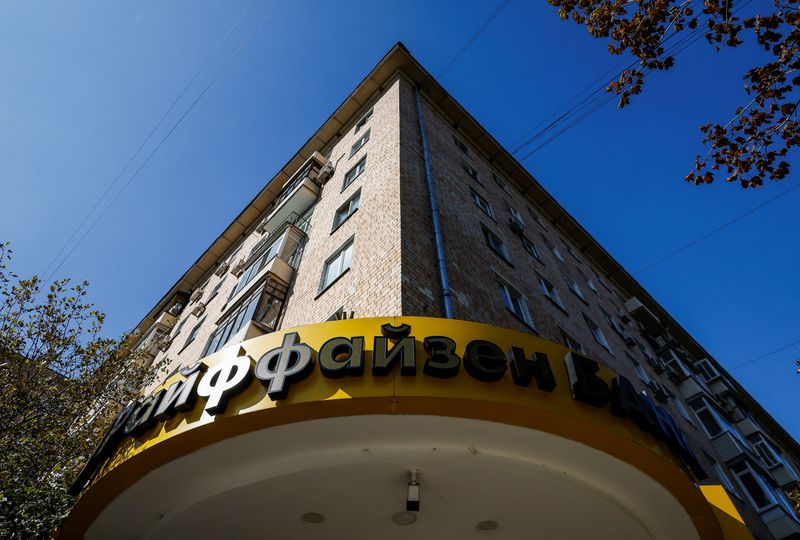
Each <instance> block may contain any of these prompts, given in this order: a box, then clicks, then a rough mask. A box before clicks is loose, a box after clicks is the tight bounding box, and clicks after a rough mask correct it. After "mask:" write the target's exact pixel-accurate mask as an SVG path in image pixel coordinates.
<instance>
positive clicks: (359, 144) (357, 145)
mask: <svg viewBox="0 0 800 540" xmlns="http://www.w3.org/2000/svg"><path fill="white" fill-rule="evenodd" d="M371 132H372V128H369V129H367V131H365V132H364V134H363V135H361V136H360V137H359V138H358V139H357V140H356V142H354V143H353V146H351V147H350V155H349V156H348V157H347V159H350V158H352V157H353V156H354V155H356V154H357V153H358V151H359V150H361V149H362V148H364V145H366V144H367V143H368V142H369V137H370V134H371Z"/></svg>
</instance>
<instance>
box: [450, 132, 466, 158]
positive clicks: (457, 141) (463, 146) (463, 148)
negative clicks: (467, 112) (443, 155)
mask: <svg viewBox="0 0 800 540" xmlns="http://www.w3.org/2000/svg"><path fill="white" fill-rule="evenodd" d="M453 143H455V145H456V147H457V148H458V149H459V150H461V151H462V152H464V155H466V156H468V155H469V148H467V145H466V144H464V143H463V142H462V141H461V139H459V138H458V137H456V136H455V134H453Z"/></svg>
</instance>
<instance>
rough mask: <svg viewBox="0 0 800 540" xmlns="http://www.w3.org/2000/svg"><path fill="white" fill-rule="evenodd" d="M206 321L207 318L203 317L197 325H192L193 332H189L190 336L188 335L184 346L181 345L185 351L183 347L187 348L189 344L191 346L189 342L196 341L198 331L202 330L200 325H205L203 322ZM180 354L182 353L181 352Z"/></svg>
mask: <svg viewBox="0 0 800 540" xmlns="http://www.w3.org/2000/svg"><path fill="white" fill-rule="evenodd" d="M204 322H206V320H205V319H201V320H200V322H198V323H197V324H196V325H194V326H193V327H192V331H191V332H189V335H188V336H187V338H186V343H184V344H183V347H181V351H183V349H185V348H186V347H188V346H189V344H190V343H191V342H192V341H194V339H195V338H196V337H197V333H198V332H199V331H200V327H201V326H203V323H204ZM178 354H180V352H179V353H178Z"/></svg>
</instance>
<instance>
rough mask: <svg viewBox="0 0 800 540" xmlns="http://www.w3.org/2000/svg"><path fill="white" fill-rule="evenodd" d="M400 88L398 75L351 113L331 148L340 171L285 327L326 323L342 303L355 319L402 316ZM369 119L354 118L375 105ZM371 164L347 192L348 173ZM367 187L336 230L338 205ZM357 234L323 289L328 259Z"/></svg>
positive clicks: (314, 228)
mask: <svg viewBox="0 0 800 540" xmlns="http://www.w3.org/2000/svg"><path fill="white" fill-rule="evenodd" d="M399 99H400V87H399V83H398V82H397V80H395V82H394V83H393V84H391V85H389V86H388V87H387V88H386V90H385V91H384V92H383V93H382V94H381V95H380V96H378V97H377V99H376V100H375V101H374V102H372V103H371V104H368V105H366V106H364V107H362V109H361V110H360V111H359V112H358V113H357V114H356V115H355V116H354V117H353V119H352V120H351V122H350V123H349V124H347V125H345V127H344V128H343V130H342V133H343V135H342V138H341V139H340V140H339V141H337V142H336V143H335V144H334V145H333V147H332V148H331V149H330V150H329V151H328V152H326V154H328V155H329V159H331V160H332V161H334V162H335V163H336V164H337V165H336V172H335V173H334V174H333V176H332V177H331V178H330V179H329V180H328V181H327V182H326V183H325V185H324V186H323V188H322V192H321V194H320V199H319V201H318V203H317V205H316V207H315V209H314V215H313V218H312V221H311V230H310V232H309V237H308V242H307V244H306V249H305V252H304V253H303V258H302V261H301V262H300V266H299V267H298V269H297V274H296V279H295V282H294V284H293V287H292V290H291V291H290V293H291V299H290V301H289V302H288V303H287V306H286V310H285V313H284V318H283V322H282V327H283V328H290V327H293V326H298V325H302V324H309V323H314V322H320V321H323V320H325V318H326V317H327V316H328V315H330V314H331V313H333V312H334V311H336V310H337V309H338V308H339V307H340V306H344V308H345V311H347V312H348V313H351V312H352V314H353V315H354V316H355V317H374V316H379V315H399V314H401V303H400V196H399V193H400V150H399V148H400V127H399V126H400V122H399V118H398V113H399V109H400V106H399ZM370 107H372V109H373V114H372V117H371V118H370V120H369V122H368V124H367V125H366V126H365V127H363V128H361V129H360V130H359V132H358V133H354V128H355V126H354V124H355V122H356V121H357V120H358V119H360V118H361V117H362V116H363V114H364V113H365V112H366V111H367V110H368V109H369V108H370ZM367 129H369V130H370V138H369V141H368V142H367V143H366V144H365V145H364V147H363V148H361V149H360V150H359V151H358V152H357V153H356V154H355V155H354V156H353V157H349V156H350V148H351V146H352V145H353V143H354V142H355V141H356V140H357V139H358V138H359V137H361V136H362V135H363V134H364V132H365V131H366V130H367ZM365 155H366V157H367V162H366V168H365V169H364V172H363V173H361V175H359V176H358V177H357V178H356V179H355V181H353V183H352V184H350V185H349V186H348V187H347V188H346V189H345V190H344V191H342V186H343V182H344V177H345V174H347V172H348V171H349V170H350V169H351V168H352V167H353V166H354V165H355V164H356V163H358V161H359V160H360V159H361V158H362V157H363V156H365ZM359 189H360V190H361V200H360V206H359V209H358V210H357V211H356V212H355V213H354V214H353V215H352V216H351V217H350V218H349V219H348V220H347V221H346V222H344V223H343V224H342V225H341V226H340V227H339V228H338V229H337V230H336V231H335V232H333V233H331V229H332V225H333V218H334V214H335V212H336V210H337V209H338V208H339V207H340V206H341V205H342V204H343V203H345V202H346V201H347V200H348V199H349V198H350V197H351V196H352V195H353V194H354V193H355V192H356V191H358V190H359ZM350 237H354V243H353V254H352V262H351V265H350V270H349V271H348V272H347V273H346V274H344V275H342V276H341V278H340V279H338V280H337V281H336V282H334V283H333V284H332V285H330V287H328V288H327V289H326V290H325V291H324V292H322V293H320V291H319V285H320V279H321V276H322V270H323V266H324V263H325V261H326V260H327V259H328V258H329V257H330V255H331V254H333V253H334V252H335V251H336V250H337V249H338V248H339V247H341V246H342V244H343V243H344V242H345V241H347V240H348V239H349V238H350Z"/></svg>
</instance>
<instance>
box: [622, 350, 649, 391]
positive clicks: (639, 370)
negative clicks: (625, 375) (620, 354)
mask: <svg viewBox="0 0 800 540" xmlns="http://www.w3.org/2000/svg"><path fill="white" fill-rule="evenodd" d="M625 356H627V357H628V360H629V361H630V363H631V364H633V369H634V370H635V371H636V375H637V376H638V377H639V379H640V380H641V381H642V382H643V383H644V384H650V377H649V376H648V375H647V370H646V369H645V368H644V366H643V365H642V364H640V363H639V361H638V360H636V359H635V358H634V357H633V356H631V355H629V354H628V353H625Z"/></svg>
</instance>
